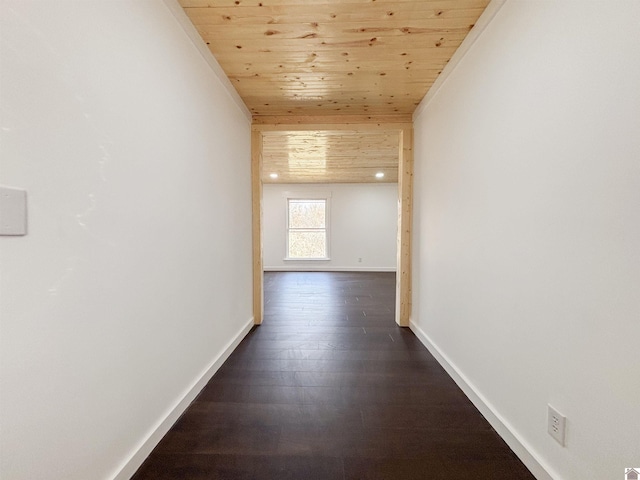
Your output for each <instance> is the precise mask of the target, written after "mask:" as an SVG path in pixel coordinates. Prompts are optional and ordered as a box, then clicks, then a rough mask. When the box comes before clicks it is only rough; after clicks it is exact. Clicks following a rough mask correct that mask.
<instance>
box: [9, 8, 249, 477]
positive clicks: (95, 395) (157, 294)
mask: <svg viewBox="0 0 640 480" xmlns="http://www.w3.org/2000/svg"><path fill="white" fill-rule="evenodd" d="M0 22H1V23H0V28H1V31H2V40H1V51H0V55H1V60H2V65H1V68H0V74H1V82H2V83H1V92H0V95H1V97H0V105H1V109H2V110H1V118H0V122H1V127H2V128H1V131H0V133H1V134H2V164H1V169H2V170H1V175H2V176H1V180H0V182H1V183H3V184H7V185H12V186H17V187H23V188H26V189H27V190H28V203H29V234H28V236H26V237H16V238H8V237H2V238H0V250H1V254H0V255H1V257H0V267H1V271H2V283H1V293H2V299H1V300H2V304H1V310H0V313H1V321H2V323H1V329H2V330H1V334H2V335H1V348H0V350H1V352H2V353H1V355H2V356H1V379H2V386H1V390H2V399H1V401H2V406H1V408H2V410H1V417H0V422H1V425H0V432H1V433H0V435H1V440H0V441H1V444H0V446H1V450H2V455H1V456H2V460H1V464H0V477H1V478H2V479H3V480H21V479H25V480H27V479H28V480H33V479H47V480H56V479H61V480H62V479H64V480H73V479H77V480H87V479H107V478H113V477H114V476H115V475H116V474H117V472H119V471H120V469H122V468H124V469H123V470H122V471H121V473H120V475H119V478H129V476H130V475H131V473H132V472H133V471H134V470H135V467H136V466H137V464H138V463H139V462H140V461H141V460H142V459H143V458H144V455H145V454H146V453H145V452H148V449H149V448H150V447H152V446H153V443H154V442H155V441H157V439H158V438H159V435H160V434H161V433H162V431H163V429H166V428H167V427H168V425H170V424H171V421H172V420H173V419H175V418H176V415H177V414H178V413H179V412H180V409H181V408H183V407H184V406H185V402H187V401H188V400H189V399H190V398H192V396H193V394H194V393H195V391H197V387H198V386H199V384H198V381H200V380H203V379H206V377H207V375H210V374H211V373H212V369H215V367H216V366H217V363H216V361H219V360H220V358H221V356H224V354H225V352H227V351H228V347H229V345H231V346H233V342H234V340H237V339H238V338H239V337H241V336H242V334H243V332H244V331H245V330H246V328H248V326H249V322H250V320H251V190H250V169H249V166H250V125H249V120H248V118H247V117H246V115H245V112H244V111H243V109H241V108H239V107H238V105H237V103H236V101H235V100H234V98H233V97H232V96H231V94H230V93H229V92H228V91H227V90H226V88H225V87H224V86H223V83H222V82H221V81H220V80H219V79H218V77H216V75H215V74H214V73H213V71H212V70H211V68H210V67H209V65H208V64H207V62H206V61H205V59H204V58H203V57H202V55H201V54H200V53H199V51H198V49H197V48H196V47H195V46H194V44H192V43H191V41H190V40H189V38H188V37H187V35H186V34H185V31H184V30H183V28H182V27H181V26H180V23H179V22H178V21H177V20H176V18H175V17H174V16H173V14H172V13H171V12H170V10H169V8H168V7H167V5H165V4H164V3H162V2H161V1H157V0H126V1H125V0H122V1H117V0H92V1H84V2H78V1H71V0H57V1H55V2H42V1H27V0H3V1H2V2H0ZM203 376H204V377H203ZM194 385H195V386H196V387H195V389H193V388H192V387H194ZM181 401H182V403H181ZM165 420H166V421H165ZM146 440H149V441H147V442H146V443H145V441H146ZM132 455H133V456H134V457H133V459H132V460H131V462H130V463H127V462H129V460H130V459H131V458H132Z"/></svg>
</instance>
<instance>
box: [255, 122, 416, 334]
mask: <svg viewBox="0 0 640 480" xmlns="http://www.w3.org/2000/svg"><path fill="white" fill-rule="evenodd" d="M412 143H413V126H412V124H411V123H383V122H377V123H346V124H343V123H341V124H329V123H302V124H299V123H297V124H286V123H282V124H276V123H272V124H267V123H264V124H262V123H261V124H254V125H253V127H252V146H251V151H252V195H253V294H254V303H253V309H254V322H255V323H256V324H260V323H262V320H263V317H264V267H265V263H264V258H265V251H264V249H265V242H264V240H265V238H264V207H265V205H264V197H263V189H264V185H265V184H277V183H280V182H282V183H287V184H294V183H295V184H306V185H308V184H327V183H336V184H337V183H366V182H371V178H373V177H376V180H374V182H375V181H378V182H379V181H380V180H381V179H382V178H384V177H385V176H387V178H386V179H385V181H387V182H389V181H393V180H396V181H397V212H395V215H396V219H395V221H396V222H397V224H396V225H397V229H396V231H397V235H396V238H395V243H396V259H395V260H396V261H395V266H394V267H395V270H396V295H395V298H396V300H395V313H394V316H395V321H396V323H397V324H398V325H400V326H408V325H409V320H410V313H411V271H410V269H411V214H412V205H411V199H412V177H413V145H412ZM385 150H386V151H387V153H388V152H389V151H391V152H392V153H391V154H390V155H389V154H387V156H386V159H387V160H385V161H387V163H386V164H384V163H383V164H380V163H377V164H376V163H375V162H373V161H371V158H370V156H375V155H377V156H378V157H379V158H378V160H380V158H382V153H383V152H384V151H385ZM274 152H279V154H278V155H275V154H274ZM292 152H294V153H295V154H292ZM329 152H332V153H329ZM335 152H339V153H338V154H337V155H336V153H335ZM334 157H337V158H334ZM389 158H392V159H393V163H392V164H389V160H388V159H389ZM278 162H279V163H278ZM371 183H373V182H371ZM319 190H322V186H320V187H318V188H317V189H316V191H319ZM287 195H288V198H286V202H287V203H286V204H287V216H288V215H289V213H290V212H289V205H294V206H298V207H300V209H304V208H307V207H308V208H311V209H314V208H315V209H316V210H317V211H319V209H318V208H319V204H318V203H316V202H315V201H314V200H318V199H319V198H321V197H322V194H320V193H316V195H315V197H316V198H306V197H308V196H309V195H308V194H307V195H305V198H297V200H298V201H299V202H298V203H296V202H295V200H296V195H295V193H293V192H288V193H287ZM312 196H313V194H312ZM298 197H299V196H298ZM290 200H293V202H292V203H291V204H289V201H290ZM305 200H306V201H307V203H306V204H305V202H304V201H305ZM326 200H327V198H326V192H325V202H326ZM328 200H329V201H331V200H330V198H329V199H328ZM305 205H306V206H305ZM326 205H327V203H325V204H324V206H325V212H326ZM325 215H326V213H325ZM329 215H330V213H329ZM318 218H320V217H318ZM286 220H287V222H288V223H289V222H292V223H294V224H295V223H296V222H300V219H297V220H296V219H293V220H292V219H290V218H288V217H287V218H286ZM316 220H318V219H316ZM316 223H317V225H316ZM316 223H313V222H312V223H310V224H305V223H304V221H302V223H298V224H296V225H297V226H296V225H294V227H293V229H292V230H291V231H289V230H288V228H289V225H287V233H286V234H287V242H286V243H287V245H289V244H290V243H291V242H292V241H293V242H294V243H296V242H297V243H300V242H302V243H303V244H305V242H306V243H307V244H308V245H307V247H306V248H311V250H310V251H311V252H312V253H313V248H320V249H321V247H318V245H316V246H315V247H314V246H312V245H311V244H313V241H312V240H313V239H315V242H316V243H317V242H319V241H320V239H321V238H322V237H323V235H324V238H329V237H328V234H327V231H326V228H327V224H326V217H325V227H324V229H325V230H324V231H323V228H322V225H321V223H320V222H319V220H318V221H317V222H316ZM289 235H290V236H289ZM292 239H293V240H292ZM320 243H321V242H320ZM325 247H326V250H324V251H320V250H318V251H316V252H315V255H317V256H316V257H315V258H314V259H313V260H311V259H309V261H311V262H323V261H324V262H326V261H329V260H330V251H331V246H330V244H328V245H325ZM318 252H319V253H318ZM354 258H355V257H354ZM287 260H292V258H291V256H290V252H289V246H287V252H286V255H284V257H283V261H287ZM358 260H359V261H360V262H361V261H362V258H361V257H358ZM318 269H321V267H319V268H318Z"/></svg>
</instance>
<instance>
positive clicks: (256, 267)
mask: <svg viewBox="0 0 640 480" xmlns="http://www.w3.org/2000/svg"><path fill="white" fill-rule="evenodd" d="M251 196H252V230H253V323H254V324H255V325H260V324H261V323H262V318H263V313H264V288H263V283H264V274H263V270H264V269H263V261H262V133H261V132H258V131H255V130H254V131H252V132H251Z"/></svg>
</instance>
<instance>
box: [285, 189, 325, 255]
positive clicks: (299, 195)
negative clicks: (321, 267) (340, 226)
mask: <svg viewBox="0 0 640 480" xmlns="http://www.w3.org/2000/svg"><path fill="white" fill-rule="evenodd" d="M284 197H285V218H286V223H285V246H284V247H285V251H284V260H285V261H287V262H327V261H330V260H331V253H330V252H331V228H330V226H331V215H330V214H331V192H285V193H284ZM290 200H324V201H325V203H324V208H325V212H324V223H325V236H326V240H325V241H326V244H325V253H326V257H319V258H291V257H289V201H290Z"/></svg>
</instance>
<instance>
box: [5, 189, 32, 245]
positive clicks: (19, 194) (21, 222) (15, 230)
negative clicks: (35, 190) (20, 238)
mask: <svg viewBox="0 0 640 480" xmlns="http://www.w3.org/2000/svg"><path fill="white" fill-rule="evenodd" d="M26 234H27V192H26V191H25V190H22V189H20V188H12V187H5V186H1V185H0V235H26Z"/></svg>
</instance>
